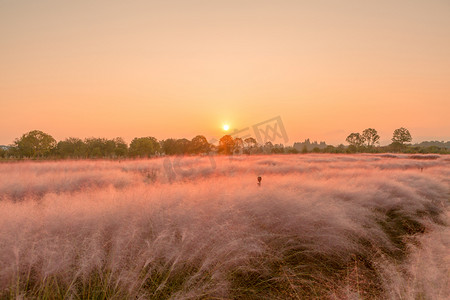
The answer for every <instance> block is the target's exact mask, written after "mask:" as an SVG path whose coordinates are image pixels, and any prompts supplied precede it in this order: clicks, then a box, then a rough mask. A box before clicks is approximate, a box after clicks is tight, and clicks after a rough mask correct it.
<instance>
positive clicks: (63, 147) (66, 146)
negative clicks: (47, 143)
mask: <svg viewBox="0 0 450 300" xmlns="http://www.w3.org/2000/svg"><path fill="white" fill-rule="evenodd" d="M56 152H57V154H58V155H59V156H60V157H62V158H67V157H70V158H80V157H86V144H85V143H84V142H83V141H82V140H81V139H79V138H73V137H70V138H67V139H65V140H64V141H59V142H58V144H57V146H56Z"/></svg>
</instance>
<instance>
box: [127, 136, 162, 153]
mask: <svg viewBox="0 0 450 300" xmlns="http://www.w3.org/2000/svg"><path fill="white" fill-rule="evenodd" d="M159 151H160V145H159V143H158V141H157V140H156V139H155V138H154V137H151V136H149V137H141V138H134V139H133V140H132V141H131V144H130V149H129V153H130V156H133V157H137V156H138V157H149V156H151V155H154V154H156V153H157V152H159Z"/></svg>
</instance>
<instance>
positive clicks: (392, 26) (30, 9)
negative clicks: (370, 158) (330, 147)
mask: <svg viewBox="0 0 450 300" xmlns="http://www.w3.org/2000/svg"><path fill="white" fill-rule="evenodd" d="M0 37H1V38H0V66H1V67H0V107H1V108H0V128H2V129H1V130H0V145H1V144H5V145H6V144H9V143H11V142H12V141H13V140H14V138H16V137H18V136H20V135H21V134H22V133H24V132H27V131H30V130H33V129H41V130H43V131H45V132H48V133H50V134H52V135H53V136H54V137H55V138H56V139H58V140H59V139H63V138H66V137H69V136H75V137H81V138H84V137H88V136H102V137H108V138H111V137H115V136H122V137H124V138H125V140H126V141H128V142H130V141H131V139H133V138H134V137H136V136H148V135H152V136H155V137H156V138H158V139H165V138H169V137H175V138H180V137H186V138H189V139H191V138H192V137H194V136H195V135H197V134H203V135H205V136H206V137H207V138H211V137H220V136H221V135H223V129H224V127H223V126H224V124H225V122H227V123H226V124H228V125H229V126H230V129H236V128H238V129H239V128H242V127H245V126H249V125H252V124H254V123H255V122H260V121H261V120H265V119H268V118H271V117H274V116H277V115H279V116H281V117H282V118H283V122H284V125H285V127H286V130H287V132H288V135H289V138H290V142H291V143H292V142H294V141H298V140H303V139H305V138H308V137H309V138H312V139H315V140H325V141H327V143H330V144H339V143H345V137H346V136H347V135H348V134H349V133H350V132H356V131H361V130H363V129H365V128H368V127H373V128H376V129H377V130H378V132H379V134H380V136H381V144H386V143H388V142H389V141H390V138H391V137H392V131H393V130H394V129H396V128H398V127H401V126H404V127H407V128H408V129H409V130H410V131H411V134H412V135H413V137H414V140H413V142H420V141H422V140H448V139H450V121H449V120H448V116H449V115H450V100H449V99H450V55H449V53H450V3H449V2H448V1H446V0H442V1H438V0H433V1H416V0H414V1H371V2H368V1H260V0H258V1H133V2H132V3H130V2H120V1H95V2H90V1H72V2H61V1H48V0H43V1H9V0H0Z"/></svg>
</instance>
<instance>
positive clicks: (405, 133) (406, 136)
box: [392, 127, 412, 146]
mask: <svg viewBox="0 0 450 300" xmlns="http://www.w3.org/2000/svg"><path fill="white" fill-rule="evenodd" d="M411 141H412V137H411V134H410V133H409V130H408V129H406V128H404V127H401V128H398V129H395V130H394V134H393V136H392V142H393V143H399V144H400V145H402V146H403V145H404V144H405V143H409V142H411Z"/></svg>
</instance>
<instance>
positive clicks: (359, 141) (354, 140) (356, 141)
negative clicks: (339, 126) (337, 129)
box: [345, 132, 365, 148]
mask: <svg viewBox="0 0 450 300" xmlns="http://www.w3.org/2000/svg"><path fill="white" fill-rule="evenodd" d="M345 140H346V141H347V143H349V144H350V145H351V146H355V147H356V148H359V147H361V146H362V145H363V144H364V142H365V138H364V137H363V136H362V135H361V134H359V133H355V132H353V133H350V135H349V136H348V137H347V138H346V139H345Z"/></svg>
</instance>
